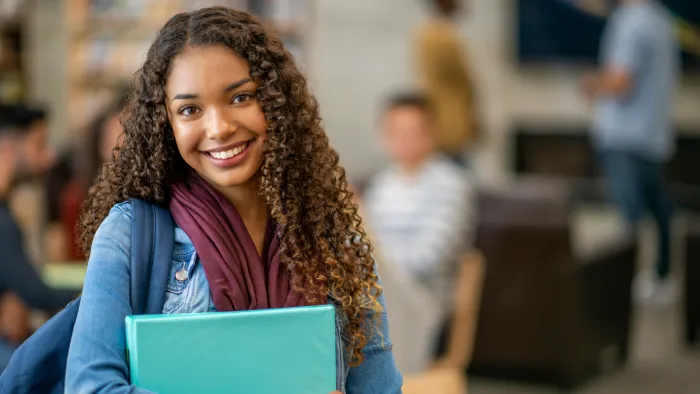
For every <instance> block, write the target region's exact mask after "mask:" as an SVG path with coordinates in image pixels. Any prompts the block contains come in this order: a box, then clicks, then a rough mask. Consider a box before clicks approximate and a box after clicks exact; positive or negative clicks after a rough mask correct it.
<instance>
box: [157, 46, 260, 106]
mask: <svg viewBox="0 0 700 394" xmlns="http://www.w3.org/2000/svg"><path fill="white" fill-rule="evenodd" d="M248 77H250V66H249V65H248V62H246V61H245V60H243V59H242V58H241V57H239V56H238V55H236V54H235V53H234V52H233V50H231V49H230V48H227V47H225V46H223V45H211V46H188V47H186V48H185V49H184V50H183V51H182V52H180V54H178V55H177V56H176V57H175V59H173V62H172V65H171V68H170V74H169V75H168V78H167V81H166V84H165V90H166V93H167V95H168V96H172V95H175V94H179V93H196V94H204V93H206V90H208V89H217V90H220V89H221V88H222V86H227V85H229V84H231V83H233V82H236V81H240V80H241V79H244V78H248Z"/></svg>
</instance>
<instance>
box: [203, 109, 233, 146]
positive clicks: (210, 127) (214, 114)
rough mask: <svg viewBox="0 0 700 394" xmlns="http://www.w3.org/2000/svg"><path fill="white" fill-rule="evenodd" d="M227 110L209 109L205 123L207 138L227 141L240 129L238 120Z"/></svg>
mask: <svg viewBox="0 0 700 394" xmlns="http://www.w3.org/2000/svg"><path fill="white" fill-rule="evenodd" d="M226 112H227V111H222V110H218V109H212V110H210V111H209V113H208V114H207V115H208V116H207V119H206V123H205V127H206V129H205V131H206V135H207V138H209V139H213V140H220V141H225V140H227V139H228V138H229V137H230V136H231V135H232V134H234V133H235V132H236V131H237V130H238V126H239V125H238V122H237V121H236V120H235V119H234V118H233V117H231V116H228V114H227V113H226Z"/></svg>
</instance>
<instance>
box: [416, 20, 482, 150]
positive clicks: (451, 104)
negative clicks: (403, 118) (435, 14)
mask: <svg viewBox="0 0 700 394" xmlns="http://www.w3.org/2000/svg"><path fill="white" fill-rule="evenodd" d="M416 43H417V44H416V45H417V58H418V59H417V60H418V71H419V78H420V79H419V81H420V85H421V87H422V88H423V90H424V91H425V94H426V95H427V97H428V99H429V100H430V102H431V105H432V106H433V111H434V113H435V122H436V137H437V144H438V147H439V148H440V149H441V150H442V151H443V152H446V153H449V154H458V153H462V152H464V150H465V149H467V148H468V147H469V146H470V145H471V144H472V143H473V142H474V141H475V140H476V139H477V137H478V133H479V130H478V120H477V118H476V116H475V112H476V111H475V97H474V96H475V94H474V86H473V85H472V81H471V79H470V75H469V67H468V64H467V57H466V53H465V51H464V48H465V47H466V42H464V41H461V40H460V38H459V35H458V32H457V29H456V28H455V27H454V26H453V25H452V24H451V23H450V22H448V21H445V20H443V19H436V20H432V21H429V22H427V23H426V24H425V25H423V26H422V27H421V28H420V29H419V30H418V33H417V36H416Z"/></svg>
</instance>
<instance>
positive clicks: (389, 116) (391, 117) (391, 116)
mask: <svg viewBox="0 0 700 394" xmlns="http://www.w3.org/2000/svg"><path fill="white" fill-rule="evenodd" d="M425 118H426V113H425V110H424V109H423V108H420V107H418V106H415V105H401V106H398V107H394V108H391V109H389V110H388V111H387V112H386V120H388V121H390V122H415V121H423V120H425Z"/></svg>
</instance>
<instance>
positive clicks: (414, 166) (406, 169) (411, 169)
mask: <svg viewBox="0 0 700 394" xmlns="http://www.w3.org/2000/svg"><path fill="white" fill-rule="evenodd" d="M428 159H429V157H424V158H422V159H419V160H415V161H410V162H404V163H401V164H399V168H400V169H401V172H402V173H403V174H404V175H406V176H409V177H410V176H414V175H416V174H417V173H418V172H419V171H420V170H421V168H423V166H424V165H425V163H426V162H427V161H428Z"/></svg>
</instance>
